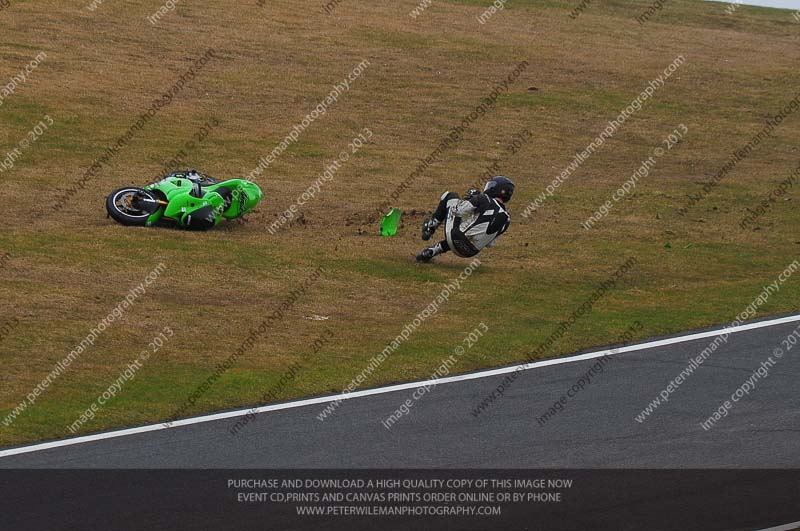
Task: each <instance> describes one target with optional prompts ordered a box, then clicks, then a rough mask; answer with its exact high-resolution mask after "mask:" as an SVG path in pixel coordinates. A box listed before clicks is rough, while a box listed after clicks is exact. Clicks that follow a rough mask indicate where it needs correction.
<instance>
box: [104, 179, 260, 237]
mask: <svg viewBox="0 0 800 531" xmlns="http://www.w3.org/2000/svg"><path fill="white" fill-rule="evenodd" d="M262 197H263V194H262V193H261V189H260V188H259V187H258V185H257V184H255V183H253V182H250V181H247V180H245V179H229V180H227V181H223V182H219V181H217V180H216V179H214V178H213V177H210V176H208V175H205V174H201V173H198V172H196V171H195V170H189V171H177V172H173V173H170V174H169V175H167V176H166V177H164V178H163V179H161V180H160V181H158V182H157V183H154V184H150V185H148V186H145V187H144V188H136V187H131V186H128V187H125V188H120V189H118V190H114V191H113V192H111V194H109V196H108V197H107V198H106V210H107V211H108V215H109V216H111V217H112V218H114V220H115V221H117V222H118V223H121V224H123V225H134V226H141V227H150V226H152V225H155V224H157V223H160V222H163V221H167V222H172V223H173V224H177V225H178V226H179V227H182V228H185V229H194V230H208V229H210V228H212V227H214V226H216V225H217V223H219V222H220V220H221V219H222V218H226V219H235V218H239V217H242V216H243V215H245V214H246V213H247V212H250V211H251V210H253V209H254V208H255V207H256V205H257V204H258V202H259V201H261V198H262Z"/></svg>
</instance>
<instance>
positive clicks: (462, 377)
mask: <svg viewBox="0 0 800 531" xmlns="http://www.w3.org/2000/svg"><path fill="white" fill-rule="evenodd" d="M795 321H800V314H798V315H790V316H788V317H781V318H778V319H770V320H767V321H758V322H754V323H748V324H743V325H739V326H736V327H725V328H717V329H715V330H709V331H708V332H698V333H696V334H689V335H685V336H678V337H669V338H666V339H659V340H656V341H649V342H647V343H639V344H636V345H627V346H624V347H619V348H615V349H605V350H598V351H596V352H587V353H586V354H579V355H577V356H570V357H567V358H554V359H549V360H543V361H536V362H531V363H523V364H520V365H513V366H510V367H500V368H499V369H491V370H486V371H479V372H472V373H467V374H458V375H455V376H449V377H447V378H439V379H437V380H423V381H418V382H408V383H404V384H397V385H390V386H386V387H378V388H375V389H365V390H363V391H353V392H352V393H342V394H338V395H332V396H321V397H317V398H308V399H306V400H296V401H294V402H285V403H282V404H271V405H267V406H261V407H257V408H247V409H238V410H236V411H226V412H223V413H215V414H213V415H204V416H201V417H193V418H188V419H182V420H176V421H174V422H172V423H170V424H169V425H167V424H164V423H161V424H151V425H148V426H139V427H136V428H128V429H124V430H116V431H109V432H105V433H95V434H92V435H85V436H83V437H74V438H72V439H62V440H59V441H50V442H46V443H40V444H34V445H30V446H22V447H19V448H9V449H7V450H0V458H2V457H8V456H12V455H19V454H27V453H30V452H39V451H42V450H49V449H51V448H59V447H62V446H73V445H75V444H81V443H87V442H93V441H102V440H103V439H114V438H116V437H126V436H128V435H135V434H138V433H147V432H149V431H159V430H167V429H171V428H177V427H180V426H189V425H192V424H200V423H203V422H212V421H215V420H222V419H229V418H233V417H242V416H244V415H247V414H248V413H253V414H258V413H266V412H268V411H279V410H281V409H293V408H298V407H304V406H311V405H314V404H326V403H328V402H334V401H336V400H349V399H352V398H360V397H362V396H372V395H382V394H385V393H393V392H395V391H403V390H405V389H416V388H417V387H420V386H422V385H444V384H449V383H453V382H463V381H466V380H477V379H479V378H489V377H492V376H498V375H501V374H507V373H510V372H514V371H527V370H530V369H536V368H539V367H548V366H550V365H561V364H564V363H573V362H576V361H585V360H590V359H594V358H600V357H602V356H614V355H616V354H623V353H625V352H634V351H637V350H646V349H651V348H656V347H663V346H666V345H674V344H676V343H685V342H687V341H694V340H696V339H703V338H706V337H715V336H718V335H720V334H722V333H723V332H727V333H729V334H735V333H738V332H744V331H746V330H755V329H757V328H765V327H768V326H776V325H780V324H785V323H792V322H795Z"/></svg>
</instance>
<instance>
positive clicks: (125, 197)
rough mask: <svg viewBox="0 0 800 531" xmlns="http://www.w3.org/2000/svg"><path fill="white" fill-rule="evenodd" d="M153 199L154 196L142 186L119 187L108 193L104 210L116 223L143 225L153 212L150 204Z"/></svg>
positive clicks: (153, 201) (154, 198)
mask: <svg viewBox="0 0 800 531" xmlns="http://www.w3.org/2000/svg"><path fill="white" fill-rule="evenodd" d="M151 201H152V203H150V202H151ZM155 201H157V199H156V197H155V196H154V195H153V194H151V193H150V192H148V191H147V190H145V189H144V188H134V187H126V188H119V189H118V190H114V191H113V192H111V193H110V194H108V197H107V198H106V210H107V211H108V215H109V216H111V217H112V218H114V221H116V222H117V223H121V224H122V225H131V226H138V227H143V226H144V225H145V224H146V223H147V218H149V217H150V215H151V214H152V213H153V209H152V206H151V205H155V204H156V203H155ZM148 203H149V204H148Z"/></svg>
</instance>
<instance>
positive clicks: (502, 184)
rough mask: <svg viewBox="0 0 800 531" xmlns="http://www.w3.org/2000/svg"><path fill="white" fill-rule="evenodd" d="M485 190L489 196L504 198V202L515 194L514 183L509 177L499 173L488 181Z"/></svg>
mask: <svg viewBox="0 0 800 531" xmlns="http://www.w3.org/2000/svg"><path fill="white" fill-rule="evenodd" d="M483 192H484V193H485V194H486V195H488V196H489V197H493V198H495V199H502V200H503V201H504V202H508V201H510V200H511V196H512V195H514V183H513V182H512V181H511V179H509V178H508V177H503V176H502V175H498V176H496V177H492V179H491V180H490V181H489V182H487V183H486V186H484V188H483Z"/></svg>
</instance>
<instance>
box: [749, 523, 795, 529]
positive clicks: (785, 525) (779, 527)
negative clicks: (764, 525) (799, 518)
mask: <svg viewBox="0 0 800 531" xmlns="http://www.w3.org/2000/svg"><path fill="white" fill-rule="evenodd" d="M795 529H800V522H793V523H791V524H784V525H779V526H777V527H770V528H769V529H759V530H758V531H794V530H795Z"/></svg>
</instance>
